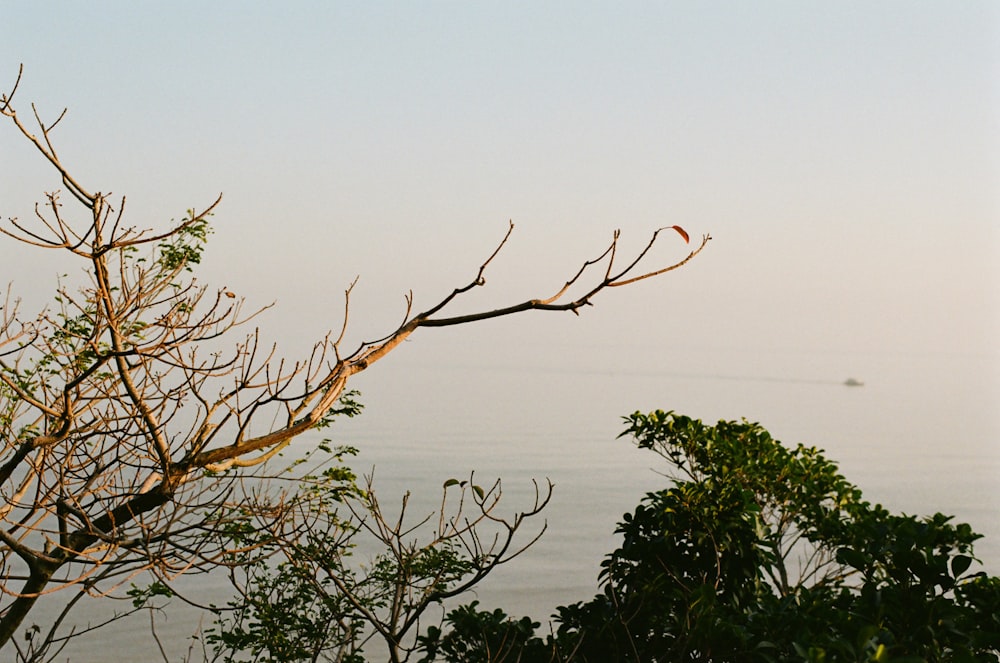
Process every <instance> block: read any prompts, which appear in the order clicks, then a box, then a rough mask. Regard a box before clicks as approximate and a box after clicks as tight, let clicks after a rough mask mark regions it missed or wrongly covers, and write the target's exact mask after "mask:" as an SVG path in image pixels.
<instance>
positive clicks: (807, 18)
mask: <svg viewBox="0 0 1000 663" xmlns="http://www.w3.org/2000/svg"><path fill="white" fill-rule="evenodd" d="M19 64H23V65H24V76H23V79H22V82H21V85H20V89H19V90H18V93H17V97H16V99H15V101H16V104H17V106H18V107H19V108H20V109H21V111H22V113H23V114H27V112H28V111H29V108H30V107H29V104H31V103H35V104H36V105H37V107H38V108H39V110H40V112H41V114H42V115H43V117H46V118H53V117H55V116H56V115H58V113H59V112H60V111H61V110H62V109H63V108H64V107H65V108H68V109H69V112H68V114H67V117H66V118H65V119H64V120H63V122H62V124H61V125H60V127H59V128H58V130H57V132H56V134H55V138H56V142H57V146H58V148H59V150H60V153H61V155H62V158H63V159H64V162H65V163H66V164H67V165H68V166H69V168H70V170H71V171H73V172H75V173H77V175H78V177H79V178H80V179H81V180H82V181H83V182H84V183H85V185H86V186H89V187H91V188H92V189H94V190H99V191H112V192H114V193H115V194H117V195H121V194H126V195H127V196H128V198H127V200H128V203H127V207H126V209H127V218H128V219H129V220H130V221H131V222H132V223H133V224H135V225H137V226H140V227H146V226H148V227H163V224H165V223H166V222H168V221H169V220H170V219H171V218H179V217H181V216H183V214H184V211H185V210H186V209H188V208H192V207H204V206H206V205H208V204H209V203H210V202H211V201H212V200H214V198H215V196H217V195H218V194H219V193H222V194H223V196H224V197H223V202H222V205H221V207H220V208H219V209H218V212H217V214H216V217H215V219H214V224H215V235H214V236H213V238H212V242H211V244H210V247H209V250H208V252H207V254H206V258H205V264H204V265H203V267H202V268H201V269H200V271H199V278H201V279H204V280H205V281H206V282H208V283H211V284H213V285H218V286H225V287H227V288H229V289H230V290H233V291H235V292H237V293H239V294H240V295H241V296H245V297H247V299H248V301H249V302H250V303H254V304H268V303H271V302H276V303H277V307H276V308H275V309H274V310H272V311H271V312H269V313H268V315H266V316H265V317H263V318H262V319H261V326H262V328H263V329H264V330H265V333H266V335H267V336H268V337H270V338H274V339H275V340H278V341H279V342H281V343H282V344H284V346H285V347H288V348H289V350H290V351H291V352H293V353H294V351H297V350H298V349H299V348H302V347H306V346H307V344H308V343H309V341H310V340H311V339H314V338H316V337H318V336H319V335H321V334H322V332H323V331H324V330H325V329H328V328H332V327H337V326H339V324H340V316H341V311H342V308H343V306H342V300H343V293H344V290H345V288H346V287H347V286H348V284H350V283H351V281H352V280H353V279H354V278H355V277H356V276H359V277H360V280H359V283H358V286H357V288H356V289H355V290H354V292H353V294H352V297H353V300H352V314H351V327H350V330H351V334H352V336H350V338H352V339H353V340H360V339H362V338H374V337H378V336H381V335H383V334H384V333H385V332H387V331H389V330H390V329H391V328H392V327H393V326H394V325H395V324H397V323H398V321H399V320H400V319H401V316H402V315H403V302H404V295H405V294H406V293H407V292H408V291H410V290H412V291H413V292H414V296H415V300H416V305H417V307H418V308H419V307H421V306H428V305H430V304H431V303H433V302H434V301H436V300H437V299H439V298H440V297H441V296H443V295H444V294H446V293H447V292H449V291H450V290H451V288H453V287H455V286H458V285H464V284H465V283H466V282H467V281H468V280H469V279H471V278H472V277H473V276H474V274H475V271H476V269H477V268H478V266H479V264H480V263H481V261H482V260H483V259H484V258H485V257H486V256H487V255H489V253H490V252H491V251H492V250H493V248H494V246H495V245H496V243H497V242H498V241H499V239H500V238H501V237H502V236H503V233H504V232H505V231H506V227H507V223H508V221H513V222H514V223H515V226H516V228H515V233H514V235H513V237H512V239H511V241H510V243H509V244H508V246H507V247H506V249H505V251H504V253H503V254H502V255H501V257H500V258H499V259H498V260H497V262H496V263H495V264H494V265H493V266H492V267H491V270H490V271H489V272H488V273H487V279H488V287H487V288H484V289H482V292H477V293H476V294H475V295H474V296H472V297H470V298H469V299H468V302H463V303H461V304H460V306H459V307H457V309H456V310H463V311H464V310H472V309H475V308H483V307H489V306H494V305H502V304H506V303H510V302H513V301H518V300H520V299H524V298H528V297H541V296H547V295H548V294H550V293H551V292H552V291H554V290H555V289H557V288H558V286H559V285H560V284H561V283H562V282H563V281H564V280H565V279H566V278H567V277H568V276H569V275H570V274H572V273H573V272H574V271H575V269H576V267H577V266H578V265H579V264H580V263H581V262H582V261H583V260H584V259H586V258H589V257H593V256H595V255H597V254H599V253H600V252H601V251H602V250H603V249H604V247H605V246H606V244H607V243H608V241H609V240H610V238H611V234H612V232H613V231H614V230H615V229H621V230H622V249H623V252H624V253H628V252H629V251H633V252H634V251H635V250H638V248H639V247H641V246H643V245H644V244H645V242H646V241H647V240H648V237H649V234H650V233H651V232H652V231H653V230H654V229H656V228H658V227H661V226H669V225H675V224H677V225H681V226H683V227H684V228H685V229H687V230H688V231H689V232H690V233H691V235H692V236H693V237H694V238H695V239H697V238H698V237H700V236H702V235H703V234H711V236H712V237H713V240H712V241H711V243H710V245H709V247H708V248H707V249H706V251H705V252H704V253H703V254H702V255H701V256H699V257H698V258H697V259H696V260H695V261H694V262H692V263H691V264H690V265H689V266H688V267H686V268H684V269H683V270H680V271H678V272H674V273H671V274H669V275H666V276H664V277H661V278H660V279H657V280H655V281H653V282H644V283H641V284H637V285H636V286H634V287H631V288H626V289H622V290H621V291H616V292H613V293H606V294H603V295H602V296H601V297H600V298H599V299H598V300H597V302H596V303H597V304H598V305H597V306H596V307H595V308H594V309H593V310H592V311H591V310H588V311H587V312H586V315H585V316H583V318H582V319H580V320H576V319H573V318H572V316H565V318H562V319H559V320H556V319H555V318H554V317H552V318H544V319H542V317H541V316H533V317H531V318H530V319H526V320H524V321H516V322H511V321H497V322H491V323H485V324H484V325H483V327H482V329H481V330H476V331H472V332H464V331H462V332H461V333H459V332H456V333H451V332H447V333H443V334H442V336H441V338H443V339H446V341H445V347H446V348H447V350H448V351H454V352H459V349H458V348H457V347H456V344H458V345H461V343H460V342H459V341H456V340H455V339H460V338H463V336H462V335H463V334H466V333H467V334H469V335H470V336H467V337H466V338H475V339H476V345H475V346H474V347H471V348H469V349H468V352H469V353H470V356H471V355H474V354H475V353H477V352H481V348H482V347H483V346H482V344H483V343H487V344H489V346H490V347H492V348H498V351H500V352H504V351H506V352H509V353H511V354H517V353H519V352H523V351H525V350H524V349H525V348H526V347H535V348H536V349H537V351H538V352H539V353H544V352H545V351H546V348H547V347H548V346H549V345H550V344H553V343H555V344H560V343H561V344H566V343H569V344H573V343H577V344H579V345H580V347H602V348H605V349H607V348H609V347H611V346H612V345H613V344H612V343H611V340H617V341H621V343H623V344H624V345H625V346H627V347H641V346H643V345H648V344H651V343H660V342H662V341H663V339H669V346H670V347H677V348H682V347H687V348H700V349H702V350H705V351H709V350H713V349H720V348H722V349H728V350H737V351H745V352H768V351H774V350H776V349H791V350H795V351H801V352H820V353H830V352H834V353H836V352H842V353H850V352H862V353H914V354H915V355H919V354H921V353H933V352H937V353H940V352H959V353H966V354H970V353H971V354H973V355H976V356H981V357H982V358H983V361H984V362H987V363H991V365H992V366H994V371H993V375H994V377H996V375H997V373H998V372H1000V370H998V369H997V368H996V367H997V366H998V364H1000V361H998V359H997V357H998V354H997V353H998V351H997V348H996V338H997V337H998V333H1000V267H998V265H1000V188H998V186H997V183H998V182H1000V6H998V5H996V4H995V3H992V2H963V3H943V2H892V1H890V2H880V3H869V2H838V3H819V2H780V1H779V2H768V3H749V2H699V3H693V2H692V3H679V2H656V3H652V2H650V3H645V2H634V3H622V4H619V3H596V2H545V3H536V2H530V3H529V2H503V3H500V2H480V3H457V2H427V3H416V2H394V3H386V2H374V3H344V2H287V3H281V4H280V5H279V4H278V3H264V2H257V3H254V2H212V3H204V2H171V3H155V4H154V3H134V2H91V3H54V2H44V1H43V2H33V3H19V2H12V1H10V0H0V86H2V87H4V88H5V89H9V87H10V85H11V84H12V83H13V81H14V79H15V78H16V73H17V67H18V65H19ZM0 151H2V154H3V158H2V160H0V169H2V184H0V187H2V188H0V215H2V216H3V217H5V218H6V217H10V216H17V217H20V218H22V219H24V218H29V217H30V215H31V206H32V205H33V203H34V201H35V200H37V199H39V198H40V196H41V192H42V191H46V190H50V189H52V188H55V187H57V186H58V184H57V182H56V181H55V180H54V179H53V178H52V177H51V172H49V171H47V170H46V169H45V166H44V164H43V163H42V162H41V159H40V158H39V157H38V155H36V154H33V153H32V150H31V148H30V147H29V146H28V145H27V144H26V142H25V141H24V139H23V138H21V137H19V136H18V135H16V133H15V132H14V131H13V128H12V127H11V126H9V125H8V126H5V127H2V128H0ZM688 248H689V247H687V246H685V245H684V244H683V243H682V242H681V241H680V240H679V239H678V238H677V237H675V236H672V235H671V236H669V237H666V236H665V237H664V238H663V242H662V247H661V248H660V249H659V252H658V253H656V254H655V255H654V256H652V261H651V265H654V266H655V265H662V264H666V263H668V262H671V261H674V260H676V259H678V258H680V257H683V256H684V255H685V254H686V251H687V250H688ZM0 255H2V257H3V263H4V264H5V265H6V270H5V271H7V270H9V272H8V273H6V274H4V277H5V278H6V279H7V280H9V281H13V282H14V283H15V285H16V287H15V289H14V290H15V292H17V293H19V294H21V295H22V296H25V297H29V298H30V297H31V296H32V293H35V292H38V293H42V294H41V295H39V296H48V293H49V292H50V291H51V284H52V283H53V280H52V277H51V276H50V274H52V273H53V272H54V270H56V269H62V268H63V267H62V265H61V264H60V265H57V264H56V263H55V262H51V263H50V262H48V260H49V258H47V257H45V256H39V255H37V253H36V252H32V251H25V250H24V248H23V247H18V246H16V245H13V244H11V243H10V242H5V243H3V244H2V245H0ZM463 307H464V308H463ZM414 342H417V340H416V339H415V341H414ZM421 342H422V341H421ZM505 348H506V349H505ZM996 381H997V382H1000V378H996Z"/></svg>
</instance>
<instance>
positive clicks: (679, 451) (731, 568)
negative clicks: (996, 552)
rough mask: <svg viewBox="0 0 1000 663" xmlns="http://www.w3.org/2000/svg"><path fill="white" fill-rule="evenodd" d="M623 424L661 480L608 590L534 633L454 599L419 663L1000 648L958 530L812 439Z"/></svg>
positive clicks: (673, 422) (689, 424)
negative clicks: (649, 454)
mask: <svg viewBox="0 0 1000 663" xmlns="http://www.w3.org/2000/svg"><path fill="white" fill-rule="evenodd" d="M627 421H628V427H627V429H626V430H625V432H624V433H623V435H627V436H631V437H633V438H634V440H635V441H636V442H637V443H638V445H639V447H640V448H644V449H650V450H653V451H655V452H656V453H657V454H659V455H660V456H662V457H663V458H664V459H665V460H666V461H667V463H668V465H669V467H670V468H671V474H670V476H671V477H672V479H673V482H672V485H671V486H669V487H667V488H664V489H662V490H660V491H657V492H654V493H650V494H648V495H647V496H646V497H645V498H644V499H643V500H642V502H641V503H640V504H639V505H638V507H637V508H636V509H635V511H634V512H633V513H631V514H626V515H625V517H624V519H623V521H622V522H621V523H620V524H619V526H618V529H617V532H618V533H619V534H621V535H622V536H623V540H622V543H621V545H620V547H619V548H618V549H616V550H615V551H613V552H612V553H611V554H609V555H608V557H607V558H606V560H605V561H604V563H603V565H602V571H601V574H600V580H601V584H602V585H603V587H602V589H603V591H602V592H601V593H600V594H598V595H597V596H596V597H595V598H594V599H592V600H591V601H587V602H581V603H576V604H573V605H570V606H563V607H560V608H559V609H558V612H557V614H556V615H555V618H556V621H557V623H558V624H559V626H558V630H557V632H556V633H555V634H554V635H550V636H547V637H545V638H542V637H541V636H538V635H535V633H534V631H535V628H537V626H538V623H537V622H534V621H533V620H531V619H530V618H522V619H517V620H515V619H513V618H509V617H508V616H507V615H506V614H505V613H504V612H503V611H502V610H494V611H492V612H489V611H480V610H478V609H477V608H476V606H475V605H472V606H465V607H462V608H459V609H456V610H453V611H452V612H451V613H449V615H448V619H447V622H448V624H447V628H446V629H439V628H436V627H435V628H432V629H429V630H428V632H427V634H426V636H425V637H423V638H422V640H421V644H422V647H423V651H425V652H426V654H427V656H426V657H425V658H424V659H422V661H424V662H425V663H430V662H432V661H437V660H445V661H449V662H451V663H457V662H459V661H462V662H466V661H468V662H471V661H486V660H488V661H503V660H508V661H513V660H519V661H530V662H532V663H542V662H546V663H547V662H549V661H579V662H595V663H596V662H598V661H600V662H602V663H606V662H609V661H622V662H624V661H630V662H632V663H640V662H642V663H648V662H652V661H733V662H736V661H740V662H743V661H760V662H762V663H763V662H771V661H809V662H817V663H818V662H821V661H899V662H902V661H906V662H916V661H970V662H971V661H980V662H981V661H998V660H1000V578H997V577H991V576H988V575H987V574H986V573H984V572H982V571H971V569H972V568H973V564H974V563H975V561H976V560H975V558H974V556H973V543H974V541H975V540H977V539H978V538H980V535H978V534H976V533H975V532H973V530H972V528H971V527H970V526H969V525H966V524H958V525H953V524H952V523H951V518H950V517H948V516H945V515H942V514H935V515H933V516H930V517H926V518H917V517H914V516H905V515H895V514H891V513H890V512H889V511H888V510H886V509H884V508H883V507H881V506H879V505H872V504H870V503H868V502H866V501H864V500H863V499H862V494H861V491H860V490H859V489H858V488H857V487H856V486H854V485H853V484H851V483H850V482H848V481H847V480H846V479H845V478H844V477H843V476H842V475H840V474H839V473H838V472H837V468H836V465H835V464H834V463H832V462H831V461H829V460H828V459H826V458H825V457H824V456H823V455H822V453H821V452H820V451H819V450H817V449H816V448H814V447H806V446H803V445H798V446H796V447H794V448H787V447H785V446H783V445H782V444H781V443H780V442H778V441H777V440H774V439H773V438H772V437H771V436H770V435H769V434H768V432H767V431H766V430H765V429H763V428H762V427H761V426H760V425H758V424H755V423H750V422H747V421H740V422H733V421H728V422H727V421H720V422H719V423H718V424H716V425H715V426H707V425H705V424H703V423H702V422H701V421H698V420H695V419H691V418H689V417H685V416H682V415H677V414H674V413H672V412H663V411H656V412H651V413H649V414H642V413H638V412H637V413H635V414H633V415H631V416H630V417H627ZM490 643H493V644H492V648H491V649H490V648H488V647H487V645H489V644H490ZM496 643H509V646H510V647H513V649H510V648H508V649H502V648H500V647H498V646H497V644H496ZM487 651H492V652H494V654H495V655H494V654H491V655H489V656H486V655H484V652H487Z"/></svg>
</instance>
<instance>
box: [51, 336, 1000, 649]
mask: <svg viewBox="0 0 1000 663" xmlns="http://www.w3.org/2000/svg"><path fill="white" fill-rule="evenodd" d="M438 349H440V348H438ZM568 352H569V353H570V354H572V355H573V357H572V360H568V358H567V356H566V353H564V354H563V355H560V356H548V355H545V354H544V353H535V356H534V357H533V358H532V359H531V360H530V361H529V360H527V359H525V358H524V354H523V353H521V354H519V355H516V356H515V355H513V354H512V355H507V356H494V358H493V359H488V358H485V357H488V356H489V353H488V352H484V351H482V349H476V348H472V352H470V353H469V358H467V359H462V358H461V353H440V352H434V351H433V348H432V349H431V350H430V351H426V352H425V351H424V350H421V349H419V348H418V349H415V350H407V351H406V352H403V353H400V355H401V356H399V357H392V358H390V359H389V360H387V361H386V362H385V363H384V365H379V366H377V367H375V368H373V369H372V371H371V374H370V375H362V376H360V377H361V378H362V379H359V380H358V382H357V383H356V384H355V386H357V387H358V388H359V389H361V391H362V401H363V402H364V403H365V405H366V409H365V412H364V414H363V415H362V416H361V417H359V418H357V419H355V420H351V421H345V422H343V423H338V424H337V425H336V426H335V427H334V429H333V430H332V431H331V434H332V436H334V437H335V441H336V442H338V443H345V444H352V445H354V446H357V447H360V448H361V450H362V452H361V455H360V456H359V457H358V458H357V459H356V460H355V462H354V463H353V465H354V467H355V468H356V469H357V470H358V471H363V472H368V471H371V470H372V469H373V468H374V472H375V475H374V476H375V485H376V489H377V491H378V494H379V495H380V496H381V500H382V502H383V505H392V504H395V503H397V501H398V499H399V498H400V497H401V495H402V494H403V492H405V491H407V490H409V491H411V493H412V497H411V505H410V513H411V514H412V515H413V517H414V518H415V519H416V518H418V517H423V516H425V515H428V514H429V513H431V511H432V509H433V508H434V506H435V505H436V504H437V503H438V501H439V499H440V490H441V485H442V482H443V481H444V480H446V479H448V478H452V477H454V478H458V479H463V478H467V477H468V474H469V472H470V471H472V470H475V472H476V478H477V483H481V484H488V483H490V480H491V479H493V478H495V477H497V476H500V477H503V487H504V503H503V504H502V505H501V512H506V513H513V512H514V511H515V510H517V509H519V508H524V507H527V506H529V505H530V501H531V499H532V497H533V484H532V479H533V478H534V479H538V480H540V481H544V480H545V479H549V480H551V481H552V482H553V483H554V484H555V493H554V496H553V499H552V502H551V504H550V505H549V507H548V508H547V509H546V510H545V512H544V513H543V516H542V517H541V518H544V520H545V522H547V525H548V529H547V531H546V533H545V535H544V536H543V537H542V539H541V541H539V542H538V543H537V544H536V545H535V546H534V547H533V548H531V549H530V550H528V551H527V552H526V553H525V554H524V555H522V556H521V557H520V558H518V559H516V560H514V561H513V562H512V563H511V564H509V565H508V566H506V567H503V568H501V569H499V570H498V571H497V572H496V573H495V574H494V575H493V576H491V577H490V578H489V579H488V580H487V581H486V582H485V583H484V584H483V586H482V587H481V588H480V589H479V590H478V592H477V595H476V596H475V598H478V599H479V600H480V602H481V603H482V604H483V605H484V606H488V607H503V608H504V609H505V610H506V611H507V612H508V613H510V614H512V615H523V614H529V615H531V616H533V617H535V618H536V619H540V620H543V621H544V619H545V618H546V617H547V616H548V615H550V614H551V613H552V612H553V610H554V609H555V607H556V606H558V605H561V604H565V603H570V602H575V601H579V600H585V599H588V598H590V597H592V596H593V594H594V593H595V592H596V591H597V584H596V580H597V572H598V568H599V563H600V561H601V559H602V557H603V555H604V554H605V553H607V552H608V551H610V550H611V549H613V547H614V545H615V543H616V540H615V537H614V536H613V530H614V527H615V523H616V522H617V521H618V520H619V519H620V517H621V515H622V514H623V513H624V512H626V511H630V510H631V509H632V508H633V507H634V505H635V504H636V503H637V502H638V501H639V499H640V498H641V497H642V496H643V494H644V493H646V492H647V491H650V490H655V489H658V488H660V487H662V486H664V485H665V482H666V480H665V479H664V478H663V477H662V476H661V475H660V474H658V473H657V470H658V469H661V465H660V463H659V462H658V461H659V459H658V457H656V456H655V455H653V454H652V453H650V452H648V451H640V450H637V449H635V448H634V447H633V446H632V445H631V444H630V443H629V442H628V441H627V440H625V439H616V436H617V434H618V433H619V432H620V431H621V429H622V428H623V424H622V422H621V417H622V416H623V415H625V414H628V413H630V412H633V411H635V410H643V411H648V410H652V409H657V408H661V409H672V410H675V411H677V412H680V413H683V414H688V415H691V416H695V417H698V418H701V419H703V420H705V421H709V422H714V421H716V420H718V419H739V418H742V417H746V418H747V419H749V420H752V421H757V422H760V423H761V424H762V425H763V426H765V427H766V428H767V429H768V430H770V431H771V433H772V435H774V436H775V437H776V438H778V439H780V440H782V441H784V442H786V443H787V444H790V445H794V444H796V443H799V442H802V443H806V444H809V445H815V446H818V447H821V448H823V449H825V450H826V452H827V456H828V457H830V458H832V459H834V460H836V461H837V462H838V463H839V465H840V468H841V471H842V472H843V473H844V474H845V475H846V476H847V477H848V479H850V480H852V481H853V482H854V483H856V484H857V485H859V486H860V487H861V489H862V490H863V491H864V493H865V496H866V497H867V498H868V499H869V500H870V501H872V502H880V503H882V504H883V505H885V506H886V507H888V508H890V509H891V510H894V511H898V512H905V513H908V514H931V513H934V512H937V511H941V512H943V513H947V514H954V515H955V516H956V517H957V520H959V521H965V522H969V523H970V524H972V526H973V528H974V529H975V530H977V531H979V532H981V533H983V534H985V535H986V538H985V539H984V540H982V541H980V542H979V545H978V546H977V553H978V556H979V557H980V558H981V559H982V561H983V562H984V564H985V566H986V568H987V570H989V571H990V572H991V573H994V574H997V573H1000V503H998V500H997V492H996V486H997V485H998V479H1000V408H998V404H1000V364H998V360H997V357H995V356H983V355H975V354H962V353H937V354H926V355H907V354H870V355H866V354H836V353H826V354H819V353H807V352H802V353H791V352H773V353H767V352H759V351H757V352H747V351H740V350H729V351H723V350H718V349H714V350H712V351H711V352H709V351H704V352H697V351H690V352H688V353H686V354H685V355H684V356H683V357H680V358H678V357H677V356H675V355H672V356H670V357H669V358H668V357H665V356H664V357H658V356H650V355H648V354H644V355H641V356H637V355H628V356H624V357H623V356H617V355H615V354H614V353H608V352H607V348H599V349H593V352H591V349H588V348H577V349H575V350H572V351H568ZM442 354H444V355H446V356H455V355H456V354H457V355H458V356H457V357H455V358H454V359H453V360H451V361H448V362H444V363H442V362H441V361H440V357H441V356H442ZM566 366H574V368H573V369H568V368H566ZM847 378H855V379H857V380H863V381H864V386H861V387H848V386H845V385H844V384H843V382H844V381H845V380H846V379H847ZM303 443H306V442H303ZM541 518H540V519H538V523H537V524H538V525H540V524H541V522H542V520H541ZM529 530H530V523H529ZM531 531H534V530H531ZM192 586H195V587H197V589H198V590H199V593H200V595H201V596H202V598H205V597H208V598H209V599H210V600H213V601H215V602H218V603H223V602H224V601H225V599H226V598H227V596H228V590H227V589H226V587H225V585H224V584H223V583H221V582H219V583H213V582H211V581H209V582H205V581H204V579H199V580H198V581H197V582H196V583H193V584H192ZM96 614H97V613H95V612H88V611H85V610H83V609H81V610H80V611H78V612H77V613H76V615H75V617H76V621H77V622H78V623H81V624H82V623H85V622H87V621H88V619H95V618H96ZM196 620H197V618H196V617H194V616H193V615H192V614H191V613H190V612H187V611H185V610H184V609H183V608H182V607H180V606H177V609H176V610H174V611H171V612H169V613H168V614H167V616H166V618H165V619H162V618H161V620H160V621H159V622H158V627H157V631H158V633H159V634H160V635H161V639H162V640H163V641H164V644H165V645H166V646H167V648H168V652H169V654H170V660H171V661H176V660H179V659H180V657H181V655H182V653H183V652H184V651H186V648H187V644H186V642H185V641H184V637H185V636H187V635H190V634H191V632H192V631H193V630H194V629H195V628H196V626H197V621H196ZM147 634H148V622H147V620H146V619H145V618H144V619H138V620H135V621H132V622H130V623H120V624H117V625H114V626H112V627H109V628H107V629H105V630H103V631H99V632H97V633H96V634H95V635H94V636H92V637H88V638H85V639H81V641H79V642H78V643H77V644H75V645H74V646H73V647H71V648H68V649H67V650H66V651H65V652H64V655H63V657H62V658H61V659H60V660H71V661H78V662H87V661H105V660H110V659H111V658H112V657H113V656H117V657H118V658H121V657H122V656H125V658H127V659H128V660H140V659H142V660H147V659H148V660H160V659H158V658H156V649H155V648H153V646H152V644H151V641H150V640H149V638H148V635H147ZM196 660H198V659H196Z"/></svg>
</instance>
